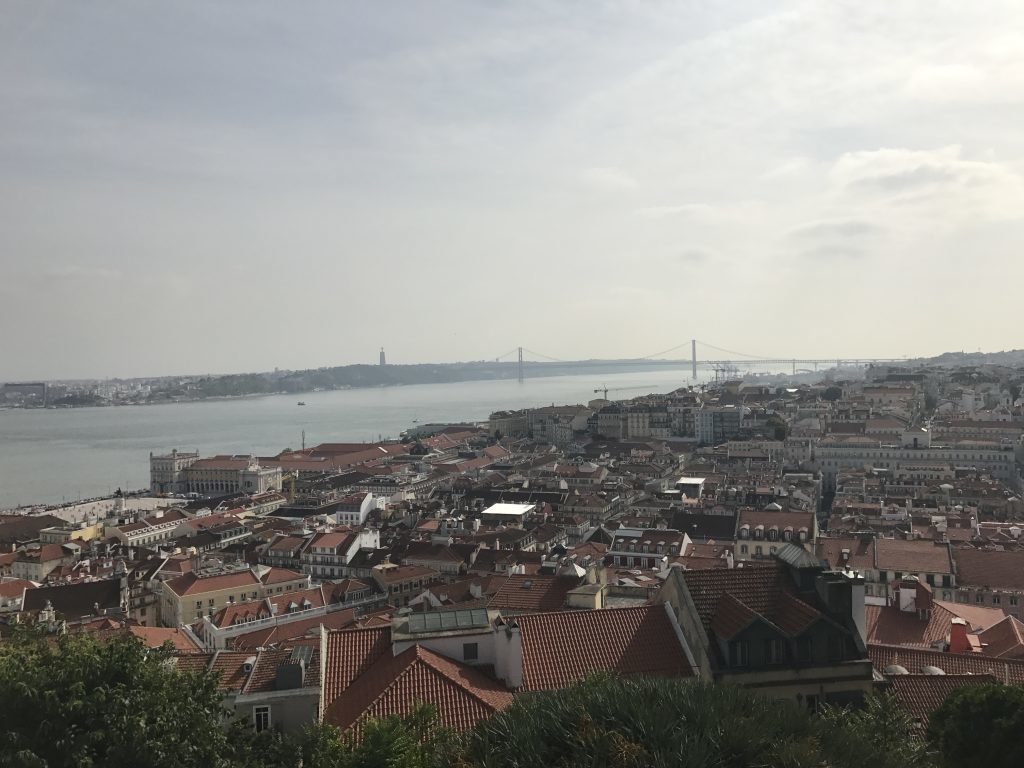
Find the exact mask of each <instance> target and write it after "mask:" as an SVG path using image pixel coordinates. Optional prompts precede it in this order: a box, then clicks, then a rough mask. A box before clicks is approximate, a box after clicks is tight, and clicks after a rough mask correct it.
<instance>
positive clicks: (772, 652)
mask: <svg viewBox="0 0 1024 768" xmlns="http://www.w3.org/2000/svg"><path fill="white" fill-rule="evenodd" d="M781 661H782V641H781V640H774V639H773V640H765V641H764V663H765V664H778V663H780V662H781Z"/></svg>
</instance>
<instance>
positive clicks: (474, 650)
mask: <svg viewBox="0 0 1024 768" xmlns="http://www.w3.org/2000/svg"><path fill="white" fill-rule="evenodd" d="M479 656H480V648H479V647H478V646H477V644H476V643H463V644H462V660H463V661H476V660H477V659H478V658H479Z"/></svg>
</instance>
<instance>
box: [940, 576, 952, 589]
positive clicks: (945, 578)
mask: <svg viewBox="0 0 1024 768" xmlns="http://www.w3.org/2000/svg"><path fill="white" fill-rule="evenodd" d="M942 586H944V587H948V586H951V581H950V578H949V576H943V577H942Z"/></svg>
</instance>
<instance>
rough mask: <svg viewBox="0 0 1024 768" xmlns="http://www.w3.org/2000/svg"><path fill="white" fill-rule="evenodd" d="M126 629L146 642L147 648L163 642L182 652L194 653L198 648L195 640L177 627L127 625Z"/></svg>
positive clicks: (158, 645)
mask: <svg viewBox="0 0 1024 768" xmlns="http://www.w3.org/2000/svg"><path fill="white" fill-rule="evenodd" d="M128 631H129V632H130V633H131V634H133V635H135V637H137V638H139V639H140V640H141V641H142V642H143V643H145V644H146V647H147V648H159V647H160V646H162V645H163V644H164V643H167V642H169V643H171V645H173V646H174V650H176V651H179V652H183V653H195V652H197V651H199V650H200V648H199V646H198V645H196V643H195V641H193V640H192V638H190V637H189V636H188V635H187V634H185V632H183V631H182V630H181V629H178V628H176V627H175V628H166V627H140V626H129V627H128Z"/></svg>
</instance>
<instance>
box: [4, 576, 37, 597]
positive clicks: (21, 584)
mask: <svg viewBox="0 0 1024 768" xmlns="http://www.w3.org/2000/svg"><path fill="white" fill-rule="evenodd" d="M35 588H36V584H35V582H33V581H29V580H28V579H12V580H11V581H0V597H21V595H22V593H23V592H24V591H25V590H26V589H35Z"/></svg>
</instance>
